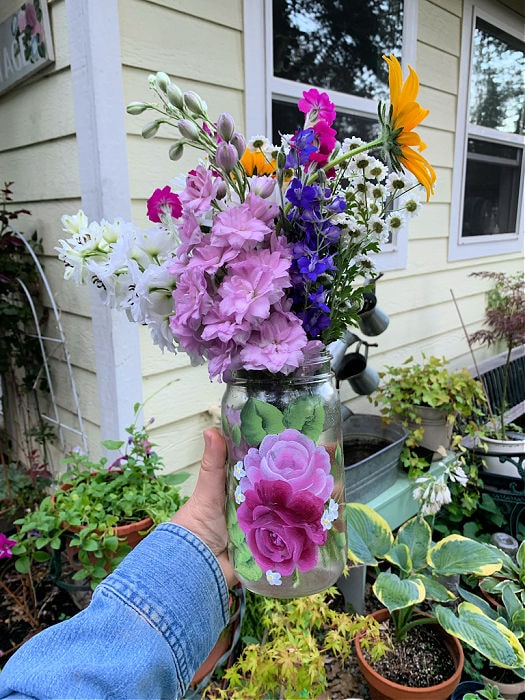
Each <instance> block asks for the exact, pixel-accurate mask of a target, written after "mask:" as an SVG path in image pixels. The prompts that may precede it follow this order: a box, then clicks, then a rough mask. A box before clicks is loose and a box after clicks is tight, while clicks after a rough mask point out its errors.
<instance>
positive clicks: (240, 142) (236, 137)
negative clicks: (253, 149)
mask: <svg viewBox="0 0 525 700" xmlns="http://www.w3.org/2000/svg"><path fill="white" fill-rule="evenodd" d="M230 143H231V145H232V146H234V147H235V150H236V151H237V158H238V159H239V158H242V157H243V155H244V151H245V150H246V141H245V140H244V136H242V135H241V134H239V132H238V131H236V132H235V133H234V134H233V136H232V137H231V139H230Z"/></svg>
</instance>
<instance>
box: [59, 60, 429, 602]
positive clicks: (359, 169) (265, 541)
mask: <svg viewBox="0 0 525 700" xmlns="http://www.w3.org/2000/svg"><path fill="white" fill-rule="evenodd" d="M385 60H386V61H387V63H388V65H389V82H390V104H389V105H386V104H381V105H380V107H379V118H380V124H381V129H380V134H379V136H378V137H377V139H375V140H373V141H371V142H368V143H365V142H363V141H362V140H361V139H359V138H357V137H349V138H344V139H343V140H342V141H338V140H337V134H336V131H335V129H334V128H333V124H334V120H335V118H336V113H335V108H334V105H333V104H332V102H331V101H330V99H329V97H328V95H327V94H326V93H323V92H319V91H318V90H316V89H314V88H313V89H310V90H307V91H305V92H304V93H303V97H302V98H301V99H300V100H299V103H298V107H299V110H300V112H302V113H303V115H304V124H303V126H302V127H301V128H299V129H297V131H296V132H295V133H294V134H289V135H283V136H282V137H281V143H280V144H279V145H273V144H271V143H270V141H269V140H268V139H267V138H266V137H264V136H256V137H254V138H251V139H250V140H249V141H247V142H246V141H245V138H244V137H243V136H242V135H241V134H240V133H239V132H238V131H237V130H236V128H235V124H234V121H233V118H232V117H231V116H230V115H229V114H227V113H223V114H220V115H219V116H218V117H217V119H216V120H213V119H212V118H211V117H210V116H209V115H208V111H207V106H206V104H205V103H204V101H203V100H202V98H201V97H199V96H198V95H197V94H195V93H194V92H191V91H188V92H185V93H183V92H182V91H181V90H180V89H179V88H178V86H177V85H175V84H174V83H173V82H171V80H170V78H169V77H168V76H167V75H166V74H165V73H156V74H155V75H151V76H150V79H149V83H150V87H151V89H152V90H153V91H154V93H155V94H156V96H157V98H158V101H157V102H155V103H147V102H133V103H131V104H130V105H128V112H129V113H130V114H135V115H140V114H142V113H143V112H146V111H151V112H154V113H155V115H156V118H155V119H154V120H153V121H152V122H150V123H148V124H147V125H146V126H145V127H144V128H143V131H142V134H143V136H144V137H145V138H150V137H153V136H155V134H156V133H157V131H158V130H159V128H160V127H161V126H164V125H168V126H172V127H175V129H176V130H177V132H178V135H177V139H176V140H175V141H174V142H173V143H172V145H171V147H170V151H169V155H170V157H171V158H172V159H173V160H178V159H179V158H180V157H181V156H182V154H183V151H184V149H185V148H186V147H188V146H190V147H194V148H196V149H197V150H199V151H201V152H202V159H201V160H199V161H198V163H197V164H196V165H195V167H194V168H193V169H192V170H190V171H189V172H188V173H186V175H184V176H182V177H180V178H177V179H175V180H174V181H173V182H172V183H171V184H170V185H166V186H164V187H162V188H159V189H157V190H156V191H155V192H154V193H153V195H152V196H151V197H150V199H149V200H148V205H147V209H148V217H149V219H150V220H151V222H152V226H151V227H150V228H149V229H147V230H146V231H142V230H140V229H138V228H137V227H136V226H135V225H134V224H132V223H127V222H124V221H122V220H116V221H114V222H108V221H101V222H89V221H88V219H87V217H86V216H85V214H84V213H83V212H82V211H80V212H78V213H77V214H76V215H74V216H64V217H63V219H62V221H63V227H64V231H65V232H66V234H67V235H68V238H67V239H65V240H62V241H60V246H59V247H58V251H59V257H60V259H61V260H63V261H64V263H65V265H66V272H65V276H66V278H68V279H73V280H74V281H76V282H77V283H84V282H91V283H93V284H94V285H96V287H97V288H98V289H99V291H100V293H101V294H102V296H103V298H104V300H105V302H106V304H108V305H110V306H112V307H115V308H118V309H123V310H125V311H126V313H127V314H128V316H129V318H130V319H131V320H132V321H134V322H137V323H141V324H146V325H147V326H149V328H150V331H151V334H152V338H153V341H154V342H155V343H156V344H157V345H159V346H160V347H161V348H163V349H167V350H170V351H177V350H182V351H185V352H186V353H187V354H188V355H189V356H190V358H191V360H192V363H194V364H198V363H202V362H204V361H207V362H208V369H209V374H210V377H211V378H218V379H219V380H221V379H224V380H225V381H226V382H227V391H226V393H225V397H224V399H223V413H222V428H223V432H224V435H225V438H226V441H227V444H228V462H229V470H228V506H227V519H228V528H229V534H230V554H231V556H232V559H233V562H234V565H235V568H236V571H237V574H238V576H239V578H240V579H241V580H242V581H243V582H244V583H245V584H246V585H247V586H248V587H249V588H250V590H254V591H256V592H259V593H263V594H265V595H273V594H274V592H275V590H276V588H278V589H279V595H280V596H281V597H294V596H296V595H309V594H312V593H316V592H318V591H320V590H322V589H324V588H327V587H328V586H330V585H332V584H333V583H334V582H335V580H336V579H337V578H338V576H339V575H340V573H341V571H342V568H343V566H344V563H345V561H346V544H345V532H346V530H345V527H344V523H343V521H342V517H343V502H342V501H343V498H344V486H343V452H342V438H341V426H340V405H339V399H338V394H337V391H336V389H335V386H332V385H333V377H332V375H331V374H330V362H329V361H328V362H326V357H327V353H326V348H327V347H328V346H329V345H330V343H332V342H333V341H336V340H338V339H339V338H340V337H342V336H343V334H344V333H345V332H346V331H347V329H348V326H349V325H353V324H356V323H357V319H358V315H359V312H360V310H361V309H362V306H363V295H364V293H365V291H366V289H367V283H368V282H369V281H370V280H373V278H374V266H373V263H372V260H371V257H370V254H372V253H377V252H379V251H380V250H381V246H382V244H383V243H384V242H385V241H387V240H388V239H389V237H390V236H391V235H393V234H394V233H395V232H396V231H400V230H401V229H402V227H403V225H404V222H405V220H406V219H407V218H408V217H410V216H413V215H414V214H415V213H417V211H418V209H419V207H420V203H421V199H422V198H423V197H424V195H425V193H426V197H427V199H428V198H429V196H430V194H431V193H432V192H433V186H434V181H435V173H434V171H433V169H432V167H431V166H430V165H429V164H428V162H427V161H426V160H425V159H424V158H423V156H422V155H421V154H420V153H419V151H420V150H422V149H423V148H424V144H423V143H422V141H421V139H420V137H419V136H418V135H417V134H416V133H415V132H414V131H413V128H414V127H415V126H417V125H418V124H419V123H420V122H421V121H422V119H424V118H425V116H426V115H427V110H424V109H423V108H422V107H420V105H419V104H418V103H417V102H416V97H417V93H418V89H419V81H418V78H417V75H416V74H415V72H414V71H413V70H412V69H410V74H409V77H408V78H407V79H406V81H403V79H402V71H401V66H400V64H399V62H398V61H397V59H396V58H395V57H394V56H390V57H388V58H385ZM416 149H418V150H416ZM375 150H382V152H383V154H384V155H385V157H386V161H387V162H386V163H385V162H383V161H382V160H380V159H379V158H378V157H376V156H375V155H372V151H375ZM407 171H408V172H407ZM326 572H328V573H327V574H326V575H325V573H326Z"/></svg>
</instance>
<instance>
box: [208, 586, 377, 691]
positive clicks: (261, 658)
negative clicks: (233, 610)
mask: <svg viewBox="0 0 525 700" xmlns="http://www.w3.org/2000/svg"><path fill="white" fill-rule="evenodd" d="M335 595H336V589H335V588H331V589H328V591H325V592H323V593H318V594H316V595H313V596H308V597H304V598H296V599H293V600H281V599H273V598H260V600H259V602H258V606H259V605H260V608H261V612H262V624H263V628H264V630H265V632H264V635H263V638H262V640H261V642H260V643H258V642H257V643H256V642H254V643H249V644H247V645H246V646H245V647H244V649H243V650H242V652H241V654H240V656H239V658H238V659H237V661H236V662H235V663H234V664H233V665H232V666H231V667H230V668H229V669H227V670H226V671H225V673H224V679H225V681H226V682H227V684H228V687H227V688H225V689H217V690H210V689H207V691H206V697H207V698H228V700H230V699H231V700H249V699H250V698H254V699H255V698H257V700H259V699H260V698H267V699H275V700H278V699H279V698H315V697H319V696H320V695H321V694H322V693H323V692H325V690H326V687H327V678H326V669H325V658H326V655H327V654H331V655H332V656H335V657H337V658H347V657H348V656H349V655H350V654H351V653H352V643H353V639H354V637H355V636H356V634H359V633H361V632H366V635H365V636H366V644H367V648H369V649H370V651H371V653H373V654H374V655H376V656H379V655H381V654H382V653H383V651H384V650H385V649H386V647H385V645H384V643H383V642H381V641H380V639H379V626H378V623H377V622H376V621H375V620H374V619H373V618H369V617H363V616H360V615H350V614H349V613H346V612H339V611H337V610H336V609H335V608H334V607H333V606H332V605H331V601H332V600H333V597H334V596H335ZM210 693H211V694H210Z"/></svg>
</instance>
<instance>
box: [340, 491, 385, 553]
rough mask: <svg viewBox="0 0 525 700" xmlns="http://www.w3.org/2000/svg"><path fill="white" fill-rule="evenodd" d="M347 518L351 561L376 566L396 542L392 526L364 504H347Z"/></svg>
mask: <svg viewBox="0 0 525 700" xmlns="http://www.w3.org/2000/svg"><path fill="white" fill-rule="evenodd" d="M346 518H347V533H348V555H349V557H350V559H353V560H354V561H356V562H359V563H361V564H370V565H372V566H375V565H376V564H377V560H376V557H379V558H383V557H384V555H385V554H386V552H388V550H389V549H390V547H391V546H392V542H393V541H394V538H393V536H392V530H391V529H390V526H389V525H388V523H387V522H386V520H384V518H382V517H381V516H380V515H378V514H377V513H376V512H375V510H373V509H372V508H370V507H369V506H367V505H365V504H364V503H347V505H346Z"/></svg>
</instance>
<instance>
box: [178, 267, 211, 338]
mask: <svg viewBox="0 0 525 700" xmlns="http://www.w3.org/2000/svg"><path fill="white" fill-rule="evenodd" d="M173 300H174V306H175V308H174V317H172V319H171V320H172V322H170V328H171V329H172V331H173V332H175V331H174V328H175V327H176V328H180V326H189V327H190V328H192V329H193V330H197V329H198V328H199V327H200V325H201V319H202V317H203V316H204V315H205V314H206V313H207V311H208V310H209V309H210V308H211V307H212V306H213V299H212V298H211V297H210V295H209V294H208V290H207V284H206V279H205V277H204V275H203V273H202V272H201V271H200V270H195V269H192V268H187V269H186V270H185V271H184V272H183V273H182V275H181V276H180V277H179V280H178V282H177V288H176V289H175V290H174V291H173Z"/></svg>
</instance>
